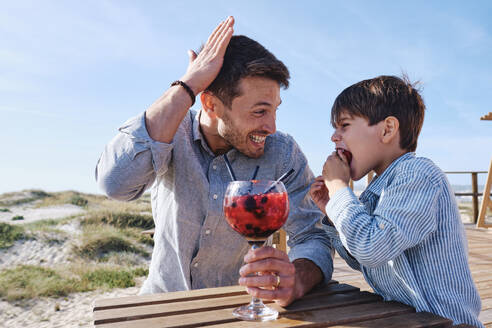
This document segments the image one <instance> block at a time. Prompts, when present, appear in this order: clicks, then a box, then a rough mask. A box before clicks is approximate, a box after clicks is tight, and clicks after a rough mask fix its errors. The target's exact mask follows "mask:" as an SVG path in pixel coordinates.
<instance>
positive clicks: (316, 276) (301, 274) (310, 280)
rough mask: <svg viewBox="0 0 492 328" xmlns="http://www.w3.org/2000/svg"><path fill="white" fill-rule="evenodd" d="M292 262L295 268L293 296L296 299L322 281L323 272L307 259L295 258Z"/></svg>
mask: <svg viewBox="0 0 492 328" xmlns="http://www.w3.org/2000/svg"><path fill="white" fill-rule="evenodd" d="M293 264H294V266H295V268H296V287H295V288H296V291H295V294H296V295H295V298H296V299H298V298H301V297H302V296H304V295H305V294H306V293H307V292H309V291H310V290H311V289H313V287H314V286H316V285H317V284H319V283H320V282H322V281H323V273H322V272H321V270H320V268H319V267H318V266H317V265H316V264H314V263H313V262H312V261H310V260H308V259H297V260H294V262H293Z"/></svg>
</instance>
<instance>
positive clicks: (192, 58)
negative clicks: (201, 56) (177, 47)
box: [188, 49, 197, 63]
mask: <svg viewBox="0 0 492 328" xmlns="http://www.w3.org/2000/svg"><path fill="white" fill-rule="evenodd" d="M188 57H189V58H190V63H191V62H193V61H194V60H195V59H196V57H197V54H196V52H194V51H193V50H191V49H190V50H188Z"/></svg>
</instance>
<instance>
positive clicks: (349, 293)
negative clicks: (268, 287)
mask: <svg viewBox="0 0 492 328" xmlns="http://www.w3.org/2000/svg"><path fill="white" fill-rule="evenodd" d="M250 299H251V297H250V296H249V295H248V294H246V292H245V291H244V287H240V286H232V287H220V288H209V289H200V290H193V291H186V292H173V293H165V294H154V295H143V296H131V297H122V298H113V299H100V300H96V302H95V305H94V325H95V326H96V327H97V328H103V327H105V328H115V327H119V328H126V327H128V328H130V327H131V328H138V327H145V328H154V327H205V326H206V327H222V328H226V327H295V326H300V327H328V326H329V327H377V328H383V327H451V326H452V322H451V320H448V319H445V318H443V317H440V316H437V315H434V314H431V313H426V312H420V313H416V312H415V310H414V309H413V308H412V307H410V306H407V305H404V304H401V303H397V302H383V301H382V300H381V297H379V296H377V295H375V294H372V293H369V292H361V291H360V290H359V288H356V287H353V286H350V285H346V284H339V283H337V282H332V283H330V284H328V285H326V286H324V287H322V288H319V289H317V290H315V291H313V292H311V293H310V294H308V295H306V296H305V297H303V298H302V299H300V300H298V301H296V302H294V303H293V304H291V305H290V306H288V307H286V308H282V307H280V306H278V305H277V304H275V303H268V302H265V303H268V304H269V306H271V307H274V308H276V309H277V310H278V311H279V313H280V315H279V318H278V319H277V320H274V321H269V322H250V321H239V320H237V319H235V318H234V317H233V316H232V314H231V311H232V310H233V309H234V308H236V307H238V306H239V305H243V304H246V303H249V301H250Z"/></svg>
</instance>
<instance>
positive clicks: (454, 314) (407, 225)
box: [323, 153, 483, 327]
mask: <svg viewBox="0 0 492 328" xmlns="http://www.w3.org/2000/svg"><path fill="white" fill-rule="evenodd" d="M326 213H327V214H328V217H329V218H330V219H331V220H332V222H333V224H334V225H335V227H336V229H335V227H333V226H331V225H330V224H329V222H328V221H327V220H323V226H324V228H325V230H326V231H327V233H328V235H329V236H330V237H331V239H332V243H333V246H334V247H335V248H336V249H337V251H338V253H339V254H340V256H342V257H343V258H344V259H345V261H346V262H347V263H348V264H349V265H350V266H351V267H352V268H354V269H356V270H360V271H362V273H363V274H364V278H365V279H366V280H367V282H368V283H369V285H370V286H371V287H372V288H373V289H374V291H375V292H376V293H377V294H379V295H381V296H383V297H384V299H385V300H394V301H399V302H402V303H405V304H408V305H411V306H413V307H415V308H416V309H417V311H428V312H432V313H436V314H438V315H441V316H444V317H447V318H450V319H452V320H453V321H454V322H455V324H458V323H468V324H471V325H474V326H477V327H483V325H482V324H481V323H480V321H479V320H478V314H479V312H480V306H481V304H480V297H479V295H478V292H477V290H476V288H475V285H474V283H473V280H472V277H471V273H470V269H469V266H468V249H467V241H466V236H465V232H464V228H463V224H462V222H461V218H460V214H459V211H458V206H457V204H456V199H455V197H454V194H453V191H452V190H451V187H450V185H449V182H448V180H447V179H446V176H445V174H444V173H443V172H442V171H441V170H440V169H439V168H438V167H437V166H436V165H435V164H434V163H432V162H431V161H430V160H429V159H426V158H421V157H415V154H414V153H407V154H404V155H402V156H401V157H399V158H398V159H397V160H395V161H394V162H393V163H392V164H391V165H390V166H389V167H388V168H387V169H386V170H385V171H384V172H383V173H382V174H381V176H379V177H377V178H375V179H374V180H373V181H372V182H371V184H370V185H369V186H368V187H367V189H366V190H365V191H364V192H363V193H362V194H361V196H360V199H357V197H356V196H355V194H354V193H353V192H352V190H351V189H350V188H345V189H342V190H339V191H338V192H336V193H335V194H334V195H332V197H331V199H330V201H329V202H328V204H327V206H326ZM347 251H348V252H347Z"/></svg>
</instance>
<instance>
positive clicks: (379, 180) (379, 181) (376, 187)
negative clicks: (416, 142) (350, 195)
mask: <svg viewBox="0 0 492 328" xmlns="http://www.w3.org/2000/svg"><path fill="white" fill-rule="evenodd" d="M414 157H415V153H414V152H408V153H405V154H403V155H401V156H400V157H398V158H397V159H395V160H394V161H393V162H392V163H391V164H390V165H389V166H388V167H387V168H386V170H384V172H383V174H381V175H380V176H376V177H374V179H372V181H371V183H370V184H369V186H367V188H366V190H364V192H363V193H362V194H361V198H362V197H364V196H366V197H367V196H368V195H365V194H366V193H371V194H374V195H377V196H380V195H381V192H382V190H383V188H384V187H385V186H386V185H387V184H388V183H387V180H388V178H389V176H390V175H391V173H392V172H393V171H394V170H395V168H396V167H397V166H398V164H399V163H400V162H403V161H406V160H408V159H411V158H414Z"/></svg>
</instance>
